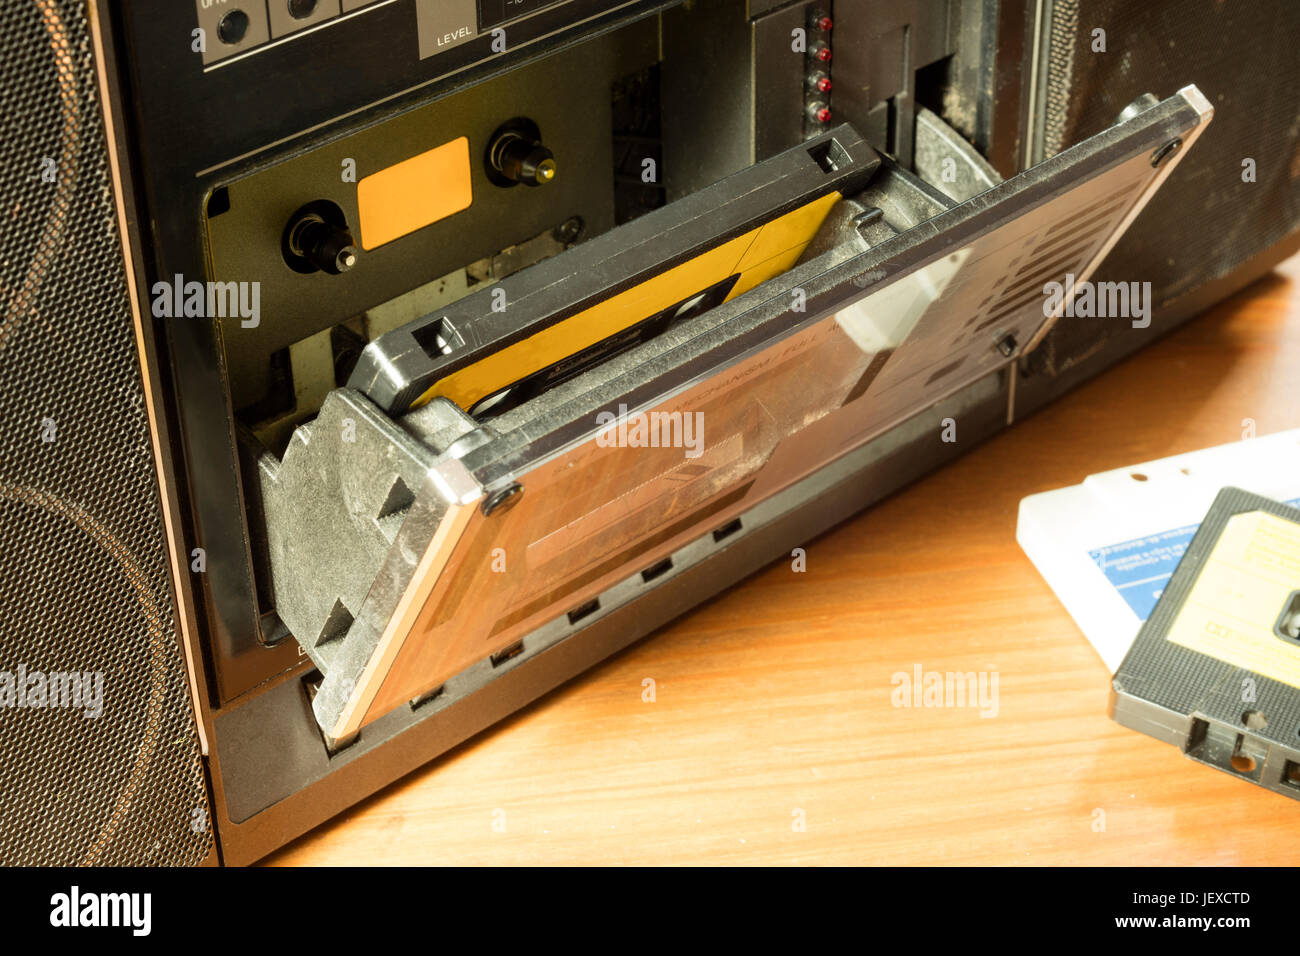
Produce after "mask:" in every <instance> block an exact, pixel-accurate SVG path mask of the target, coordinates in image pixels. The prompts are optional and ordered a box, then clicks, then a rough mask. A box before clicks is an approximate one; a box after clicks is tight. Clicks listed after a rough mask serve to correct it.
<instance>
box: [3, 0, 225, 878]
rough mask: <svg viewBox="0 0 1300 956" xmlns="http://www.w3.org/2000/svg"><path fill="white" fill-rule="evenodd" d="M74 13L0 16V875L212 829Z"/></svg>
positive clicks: (190, 842) (170, 857) (188, 859)
mask: <svg viewBox="0 0 1300 956" xmlns="http://www.w3.org/2000/svg"><path fill="white" fill-rule="evenodd" d="M84 6H85V4H84V2H77V0H7V2H5V3H4V4H3V5H2V6H0V92H2V93H3V97H4V102H5V109H4V111H3V114H0V126H2V129H3V132H2V134H0V212H2V213H3V214H2V215H0V863H3V864H5V865H14V864H77V863H84V864H100V865H132V864H136V865H138V864H153V865H166V864H193V863H198V862H200V861H202V860H203V859H204V858H205V857H206V856H207V855H208V852H209V848H210V846H211V826H210V825H209V819H208V812H209V811H208V803H207V795H206V789H205V785H204V779H203V772H202V767H201V763H200V755H199V750H198V742H197V739H196V735H195V729H194V721H193V713H192V709H191V706H190V697H189V690H188V686H187V681H186V675H185V664H184V659H183V655H182V653H181V650H180V647H179V645H178V643H177V639H176V636H175V631H174V626H175V621H174V616H173V609H172V599H171V593H170V588H169V583H168V568H167V554H166V549H165V544H164V536H163V534H164V533H163V527H162V520H161V512H160V506H159V499H158V490H157V485H156V477H155V472H154V468H153V455H152V449H151V445H150V437H149V430H148V421H147V418H146V411H145V404H144V395H143V392H142V385H141V378H140V371H139V367H138V360H137V357H136V344H135V338H134V331H133V327H132V318H131V311H130V305H129V300H128V293H127V285H126V278H125V273H124V270H123V264H122V261H121V253H120V244H119V239H118V235H117V222H116V213H115V207H114V200H113V192H112V185H111V176H110V170H109V164H108V157H107V154H106V152H105V138H104V128H103V121H102V117H101V115H100V107H99V95H98V86H97V81H96V74H95V69H94V60H93V47H92V42H91V36H90V31H89V26H88V23H87V20H86V16H85V13H84ZM74 673H75V674H78V675H82V676H83V679H84V683H83V684H82V686H81V687H80V688H78V687H76V686H75V685H71V684H69V683H66V682H65V680H64V678H65V675H71V674H74ZM86 675H89V676H88V677H87V676H86ZM95 675H100V676H99V677H98V678H97V677H96V676H95ZM97 680H98V681H102V684H100V686H101V687H102V697H100V696H99V695H97V694H96V692H95V687H96V682H97ZM42 686H43V687H44V688H45V691H44V693H42V692H41V688H42ZM51 688H54V690H51ZM79 691H80V692H79ZM56 697H57V700H56ZM97 700H98V701H100V703H101V704H102V710H101V706H100V704H97V703H96V701H97ZM55 704H57V706H56V705H55ZM96 711H101V712H100V713H99V716H95V713H96Z"/></svg>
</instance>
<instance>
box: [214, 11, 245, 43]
mask: <svg viewBox="0 0 1300 956" xmlns="http://www.w3.org/2000/svg"><path fill="white" fill-rule="evenodd" d="M249 22H250V21H249V19H248V14H247V13H245V12H244V11H243V10H231V11H230V12H229V13H227V14H226V15H225V16H223V17H222V18H221V21H220V22H219V23H218V24H217V37H218V39H220V40H221V42H222V43H228V44H230V45H231V46H234V45H235V44H236V43H238V42H239V41H240V40H242V39H244V37H246V36H247V35H248V26H249Z"/></svg>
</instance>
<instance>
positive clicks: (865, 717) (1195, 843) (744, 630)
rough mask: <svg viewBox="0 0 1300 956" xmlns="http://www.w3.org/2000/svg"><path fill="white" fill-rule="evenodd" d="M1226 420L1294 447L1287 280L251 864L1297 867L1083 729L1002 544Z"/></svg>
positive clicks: (1116, 738)
mask: <svg viewBox="0 0 1300 956" xmlns="http://www.w3.org/2000/svg"><path fill="white" fill-rule="evenodd" d="M1245 419H1253V420H1254V422H1255V427H1256V429H1257V432H1258V433H1259V434H1267V433H1270V432H1274V431H1279V430H1282V429H1286V428H1295V427H1297V426H1300V258H1293V259H1291V260H1289V261H1288V262H1287V263H1284V264H1283V265H1282V266H1281V267H1280V268H1279V270H1278V271H1277V272H1276V273H1274V274H1273V275H1271V276H1269V277H1266V278H1265V279H1262V280H1260V281H1259V282H1257V283H1255V284H1254V285H1252V286H1251V287H1249V288H1248V289H1246V290H1245V291H1243V292H1242V293H1239V294H1238V295H1236V296H1234V297H1233V298H1232V299H1230V300H1228V301H1227V302H1225V303H1223V304H1221V305H1220V306H1218V307H1217V308H1215V309H1213V310H1212V311H1210V312H1207V313H1206V314H1204V315H1202V316H1200V317H1198V318H1197V319H1194V320H1193V321H1192V322H1191V323H1189V324H1188V325H1186V326H1184V327H1183V328H1182V329H1180V330H1179V331H1177V332H1176V333H1174V334H1173V335H1171V336H1167V337H1165V338H1164V339H1162V340H1160V341H1158V342H1157V343H1155V344H1154V345H1153V346H1151V347H1150V348H1148V349H1146V350H1144V351H1142V352H1140V353H1138V354H1137V355H1136V356H1135V357H1133V358H1131V359H1129V360H1127V361H1126V362H1124V363H1123V364H1121V365H1118V366H1116V367H1115V368H1113V369H1111V370H1110V371H1108V372H1106V373H1104V374H1103V375H1101V376H1100V377H1098V378H1096V379H1094V380H1093V381H1092V382H1090V383H1089V384H1087V385H1085V386H1083V387H1082V388H1080V389H1077V390H1075V391H1074V392H1072V393H1070V394H1068V395H1066V396H1065V397H1064V398H1062V399H1060V400H1059V401H1057V402H1056V403H1054V404H1053V405H1051V406H1049V407H1048V408H1046V409H1044V410H1043V411H1041V412H1039V413H1038V414H1036V415H1034V416H1032V417H1030V418H1028V419H1026V420H1024V421H1022V422H1020V423H1019V424H1017V425H1016V427H1015V428H1013V429H1011V430H1010V431H1008V432H1006V433H1004V434H1002V435H1000V436H998V437H997V438H995V439H993V440H992V441H990V442H988V443H986V444H984V445H982V446H980V447H978V448H975V449H974V450H972V451H971V452H970V453H969V454H967V455H966V456H965V457H963V458H962V459H960V460H959V461H957V462H956V463H955V464H953V465H950V466H948V467H946V468H944V469H942V470H941V471H938V472H936V473H934V474H933V475H931V476H929V477H928V478H925V479H923V480H922V481H920V482H917V483H916V484H914V485H912V486H910V487H908V488H907V489H905V490H904V491H902V492H900V493H899V494H897V495H894V496H893V497H891V498H889V499H887V500H886V501H884V502H882V503H881V504H879V505H878V506H876V507H875V508H873V509H871V510H869V511H867V512H865V513H863V514H862V515H860V516H858V517H857V518H855V519H853V520H851V521H849V522H848V523H847V524H844V525H842V526H840V527H839V528H837V529H835V530H834V531H832V532H830V533H828V534H826V535H823V536H822V537H820V538H817V539H815V540H812V541H810V542H808V544H807V546H806V550H807V570H806V571H805V572H803V573H796V572H795V571H793V570H792V568H791V566H790V563H789V562H784V561H783V562H780V563H777V564H775V565H772V566H770V567H769V568H767V569H766V570H765V571H763V572H761V573H760V574H758V575H756V576H755V577H753V578H751V579H749V580H748V581H747V582H745V583H743V584H742V585H740V586H738V587H736V588H734V589H732V590H731V591H729V592H727V593H725V594H723V595H722V596H720V597H719V598H717V599H715V600H714V601H712V602H710V603H708V604H707V605H705V606H704V607H701V608H699V609H697V610H696V611H695V612H694V613H692V614H690V615H688V616H687V617H685V618H684V619H682V620H681V621H679V622H678V623H676V624H675V625H673V626H671V627H668V628H666V629H665V630H663V631H661V632H660V633H659V634H657V635H656V636H654V637H651V638H649V639H647V640H645V641H643V642H641V643H640V644H638V645H636V646H634V647H633V648H631V649H629V650H627V651H625V652H623V653H622V654H620V655H618V656H617V657H615V658H613V659H612V660H610V661H608V662H607V663H605V664H604V665H603V666H601V667H599V668H597V669H596V670H594V671H592V672H590V673H588V674H586V675H583V676H582V677H580V678H578V679H576V680H574V681H572V682H571V683H570V684H568V685H566V686H565V687H563V688H561V689H560V690H558V691H557V692H555V693H553V694H551V695H550V696H549V697H546V698H544V699H543V700H541V701H540V702H538V703H537V704H535V705H533V706H532V707H530V708H528V709H526V710H525V711H523V712H521V713H519V714H517V715H515V716H514V717H513V718H511V719H510V720H508V721H506V722H504V723H503V724H501V725H499V726H498V727H496V728H495V729H494V730H492V731H490V732H488V733H486V734H483V735H481V736H480V737H478V738H477V739H475V740H473V741H471V742H470V743H468V744H466V745H464V746H462V747H460V748H458V749H457V750H455V751H453V752H452V753H451V754H449V755H448V756H447V757H445V758H443V759H441V760H439V761H436V762H435V763H433V764H431V765H429V766H428V767H426V768H424V769H422V770H420V771H418V772H417V773H415V774H413V775H411V776H410V777H408V778H406V779H405V780H403V781H400V782H399V783H397V784H395V785H393V786H392V787H389V788H388V789H386V790H385V791H383V792H382V793H380V794H378V795H376V796H375V797H372V798H371V799H369V800H367V801H366V802H364V803H362V804H361V805H359V806H358V807H355V808H354V809H352V810H351V811H349V812H348V813H346V814H344V815H343V816H341V817H339V818H337V819H336V820H334V821H332V822H331V823H329V824H326V825H325V826H323V827H320V828H319V829H317V830H315V831H313V832H312V833H310V834H308V835H307V836H305V837H303V838H302V839H300V840H298V841H297V842H295V843H293V844H291V845H290V846H289V847H287V848H285V849H284V850H282V851H280V852H279V853H277V854H276V855H275V856H273V857H272V858H271V859H270V860H269V861H268V862H271V863H277V864H398V863H400V864H435V863H436V864H444V863H463V864H545V863H551V864H557V863H563V864H621V863H644V864H693V863H719V864H750V863H792V864H811V863H824V864H851V863H869V864H936V863H938V864H944V863H975V864H1014V863H1038V864H1110V863H1116V864H1124V863H1127V864H1131V863H1147V864H1166V863H1167V864H1207V863H1216V864H1294V863H1296V862H1297V861H1298V860H1300V847H1298V846H1297V843H1296V840H1295V838H1294V836H1295V833H1296V832H1297V827H1298V826H1300V803H1297V802H1295V801H1291V800H1288V799H1286V798H1284V797H1282V796H1279V795H1276V794H1273V793H1269V792H1267V791H1265V790H1262V789H1260V788H1258V787H1254V786H1251V785H1249V784H1246V783H1243V782H1240V781H1237V780H1234V779H1232V778H1231V777H1230V776H1228V775H1227V774H1224V773H1221V772H1219V771H1216V770H1212V769H1209V768H1206V767H1203V766H1200V765H1199V764H1195V763H1193V762H1191V761H1190V760H1188V759H1186V758H1185V757H1183V756H1182V755H1181V754H1180V753H1179V752H1178V751H1177V749H1176V748H1173V747H1170V746H1167V745H1165V744H1160V743H1157V742H1156V741H1154V740H1152V739H1150V738H1148V737H1145V736H1143V735H1141V734H1138V733H1135V732H1133V731H1130V730H1126V729H1124V728H1122V727H1120V726H1119V725H1117V724H1115V723H1113V722H1112V721H1110V720H1109V719H1108V718H1107V716H1106V701H1107V693H1108V687H1109V675H1108V673H1107V670H1106V668H1105V666H1104V665H1103V664H1102V662H1101V660H1100V658H1099V657H1098V656H1097V654H1096V653H1095V652H1094V651H1093V649H1092V648H1091V646H1090V645H1089V644H1088V642H1087V641H1086V640H1085V639H1084V637H1083V635H1082V634H1081V633H1080V631H1079V629H1078V628H1077V627H1076V626H1075V624H1074V622H1073V621H1072V620H1071V619H1070V617H1069V616H1068V615H1067V614H1066V613H1065V611H1064V610H1063V609H1062V607H1061V605H1060V604H1059V603H1058V602H1057V600H1056V598H1055V596H1054V595H1053V594H1052V592H1051V590H1050V589H1049V588H1048V586H1047V584H1046V583H1045V582H1044V581H1043V580H1042V578H1041V577H1040V576H1039V575H1038V572H1037V571H1036V570H1035V569H1034V567H1033V565H1031V564H1030V562H1029V560H1028V559H1027V558H1026V557H1025V555H1024V554H1023V552H1022V551H1021V550H1020V548H1019V546H1018V545H1017V544H1016V540H1015V528H1016V509H1017V505H1018V503H1019V501H1020V499H1021V498H1023V497H1024V496H1026V495H1029V494H1033V493H1035V492H1039V491H1044V490H1047V489H1051V488H1056V487H1060V486H1063V485H1069V484H1075V483H1077V482H1079V481H1080V480H1082V479H1083V478H1084V477H1085V476H1086V475H1088V474H1091V473H1093V472H1098V471H1104V470H1107V469H1110V468H1116V467H1120V466H1123V465H1126V464H1132V463H1136V462H1140V461H1145V460H1149V459H1153V458H1159V457H1163V456H1166V455H1172V454H1176V453H1180V452H1187V451H1192V450H1195V449H1198V448H1204V447H1207V446H1210V445H1218V444H1223V443H1225V442H1231V441H1236V440H1239V439H1240V438H1241V437H1242V431H1243V421H1244V420H1245ZM917 665H920V666H921V667H922V668H923V669H924V670H925V671H940V672H943V671H961V672H965V671H985V672H990V673H992V672H996V674H997V675H998V706H997V713H996V715H995V716H988V717H984V716H981V713H980V710H979V709H978V708H971V707H964V708H958V707H951V708H916V707H911V708H902V707H895V706H893V704H892V703H891V694H892V692H893V690H894V685H893V684H892V683H891V678H892V676H893V675H894V674H896V673H898V672H900V671H901V672H906V673H912V672H913V669H914V667H915V666H917ZM647 679H649V680H652V681H654V685H653V689H654V700H653V702H650V701H647V700H645V699H644V697H646V696H648V695H647V694H646V690H647V688H646V687H645V685H644V682H645V681H646V680H647ZM1098 811H1102V812H1103V813H1104V821H1105V828H1104V830H1100V829H1098V828H1097V827H1096V825H1095V822H1096V821H1097V820H1100V819H1102V817H1101V816H1099V815H1098ZM801 822H802V826H800V823H801Z"/></svg>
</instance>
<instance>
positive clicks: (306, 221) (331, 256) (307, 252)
mask: <svg viewBox="0 0 1300 956" xmlns="http://www.w3.org/2000/svg"><path fill="white" fill-rule="evenodd" d="M289 249H290V251H291V252H293V253H294V254H295V255H297V256H300V257H302V258H303V259H306V260H307V261H308V262H310V263H311V264H312V265H313V266H315V267H316V268H317V269H320V270H321V271H322V272H328V273H329V274H330V275H339V274H340V273H343V272H347V271H348V270H349V269H351V268H352V267H353V266H354V265H356V264H357V247H356V243H355V242H354V241H353V239H352V235H351V234H350V233H349V232H348V231H347V230H346V229H343V228H341V227H339V226H336V225H334V224H333V223H330V222H326V221H325V220H324V219H322V218H321V217H320V216H319V215H317V214H316V213H307V214H305V215H304V216H302V218H300V219H299V220H298V221H297V222H296V223H294V225H293V227H292V228H291V229H290V231H289Z"/></svg>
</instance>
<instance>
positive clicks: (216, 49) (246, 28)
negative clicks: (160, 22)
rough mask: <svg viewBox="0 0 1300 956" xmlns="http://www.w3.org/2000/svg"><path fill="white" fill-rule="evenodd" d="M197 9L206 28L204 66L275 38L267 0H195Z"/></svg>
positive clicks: (197, 15)
mask: <svg viewBox="0 0 1300 956" xmlns="http://www.w3.org/2000/svg"><path fill="white" fill-rule="evenodd" d="M279 2H282V3H283V2H288V0H279ZM334 2H335V3H337V2H338V0H334ZM194 10H195V18H196V20H197V22H198V26H199V29H200V30H202V31H203V33H202V38H203V45H202V47H201V49H200V51H199V52H200V53H201V55H202V57H203V65H204V66H207V65H208V64H210V63H216V62H217V61H219V60H225V59H228V58H229V57H232V56H238V55H239V54H241V53H244V52H246V51H248V50H251V49H254V48H255V47H258V46H260V45H261V44H263V43H265V42H267V41H268V40H269V39H271V29H270V23H269V20H268V18H267V12H266V0H224V2H222V3H214V2H213V0H194ZM286 16H287V14H286Z"/></svg>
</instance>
